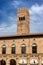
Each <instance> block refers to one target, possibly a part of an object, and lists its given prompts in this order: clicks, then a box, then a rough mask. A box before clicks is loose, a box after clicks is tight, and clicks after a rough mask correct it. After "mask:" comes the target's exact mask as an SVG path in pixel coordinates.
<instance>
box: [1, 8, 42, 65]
mask: <svg viewBox="0 0 43 65" xmlns="http://www.w3.org/2000/svg"><path fill="white" fill-rule="evenodd" d="M0 65H43V33H39V34H38V33H37V34H30V15H29V11H28V10H27V9H26V8H20V9H18V14H17V34H15V35H11V36H10V35H9V36H0Z"/></svg>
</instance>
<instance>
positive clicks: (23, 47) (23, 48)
mask: <svg viewBox="0 0 43 65" xmlns="http://www.w3.org/2000/svg"><path fill="white" fill-rule="evenodd" d="M21 52H22V54H25V53H26V46H25V45H22V49H21Z"/></svg>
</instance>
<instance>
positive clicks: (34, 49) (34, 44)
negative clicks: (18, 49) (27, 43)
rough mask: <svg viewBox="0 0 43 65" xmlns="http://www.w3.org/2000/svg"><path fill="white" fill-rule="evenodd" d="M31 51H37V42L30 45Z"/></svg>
mask: <svg viewBox="0 0 43 65" xmlns="http://www.w3.org/2000/svg"><path fill="white" fill-rule="evenodd" d="M32 53H37V44H36V43H33V45H32Z"/></svg>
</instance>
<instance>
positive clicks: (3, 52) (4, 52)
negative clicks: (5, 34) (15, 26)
mask: <svg viewBox="0 0 43 65" xmlns="http://www.w3.org/2000/svg"><path fill="white" fill-rule="evenodd" d="M2 54H6V46H5V45H3V46H2Z"/></svg>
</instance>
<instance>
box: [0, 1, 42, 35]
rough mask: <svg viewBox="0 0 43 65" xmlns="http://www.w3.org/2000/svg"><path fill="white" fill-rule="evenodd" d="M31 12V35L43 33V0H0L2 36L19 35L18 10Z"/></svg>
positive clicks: (0, 31)
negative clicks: (25, 8)
mask: <svg viewBox="0 0 43 65" xmlns="http://www.w3.org/2000/svg"><path fill="white" fill-rule="evenodd" d="M22 7H23V8H24V7H27V8H28V10H29V12H30V33H37V32H43V0H0V36H1V35H10V34H16V33H17V17H16V15H17V9H18V8H22Z"/></svg>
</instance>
